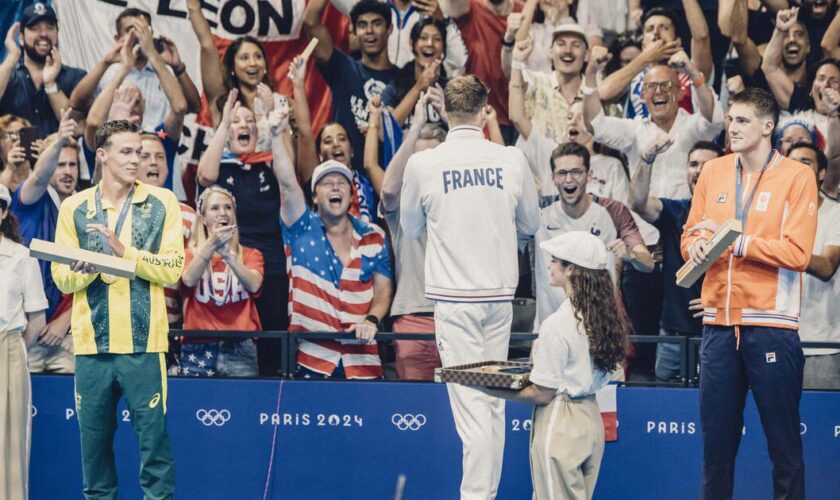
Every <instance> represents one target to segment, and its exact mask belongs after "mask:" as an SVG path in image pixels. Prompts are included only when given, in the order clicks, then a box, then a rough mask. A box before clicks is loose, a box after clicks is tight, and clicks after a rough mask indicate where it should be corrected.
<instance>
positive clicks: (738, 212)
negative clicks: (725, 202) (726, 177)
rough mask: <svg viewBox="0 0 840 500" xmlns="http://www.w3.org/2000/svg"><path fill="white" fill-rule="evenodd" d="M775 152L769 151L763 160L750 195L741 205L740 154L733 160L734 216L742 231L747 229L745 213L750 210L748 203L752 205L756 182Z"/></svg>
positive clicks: (741, 167)
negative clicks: (734, 170) (739, 222)
mask: <svg viewBox="0 0 840 500" xmlns="http://www.w3.org/2000/svg"><path fill="white" fill-rule="evenodd" d="M775 154H776V150H775V149H774V150H771V151H770V155H769V156H768V157H767V161H765V162H764V166H763V167H761V172H760V173H759V174H758V180H757V181H756V182H755V185H754V186H753V188H752V190H751V191H750V195H749V196H748V197H747V202H746V203H745V204H744V205H743V206H742V205H741V200H742V199H743V196H744V167H743V165H741V157H740V156H739V157H738V159H737V160H736V161H735V168H736V174H735V218H736V219H738V220H740V221H741V230H742V231H746V230H747V215H748V213H749V211H750V205H752V201H753V198H754V197H755V191H756V190H757V189H758V184H759V183H760V182H761V178H762V177H764V172H765V171H766V170H767V166H768V165H769V164H770V160H772V159H773V156H774V155H775Z"/></svg>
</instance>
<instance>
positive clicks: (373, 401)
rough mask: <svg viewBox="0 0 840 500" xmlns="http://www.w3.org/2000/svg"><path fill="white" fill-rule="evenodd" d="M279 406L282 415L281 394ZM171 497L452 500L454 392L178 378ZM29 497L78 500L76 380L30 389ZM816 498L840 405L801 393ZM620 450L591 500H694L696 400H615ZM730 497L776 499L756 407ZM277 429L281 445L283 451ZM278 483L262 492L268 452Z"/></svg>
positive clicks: (131, 463) (649, 396)
mask: <svg viewBox="0 0 840 500" xmlns="http://www.w3.org/2000/svg"><path fill="white" fill-rule="evenodd" d="M281 389H282V394H281V400H280V403H279V411H278V410H277V406H278V394H279V393H280V391H281ZM169 394H170V397H169V404H168V408H169V429H170V436H171V439H172V443H173V447H174V450H175V460H176V468H177V487H176V498H186V499H192V498H203V499H233V498H235V499H260V498H263V497H264V496H263V494H264V491H265V490H266V489H267V492H268V493H267V495H266V496H265V498H272V499H332V498H341V499H356V498H358V499H390V498H393V491H394V485H395V483H396V478H397V475H398V474H400V473H404V474H406V475H407V477H408V484H407V488H406V495H405V498H406V499H432V498H434V499H449V498H457V495H458V483H459V480H460V471H461V465H460V453H461V447H460V441H459V440H458V437H457V434H456V433H455V429H454V424H453V423H452V416H451V413H450V410H449V404H448V399H447V396H446V391H445V390H444V388H443V387H442V386H439V385H435V384H421V383H388V382H319V381H285V382H283V383H282V386H281V382H280V381H277V380H248V381H246V380H194V379H171V380H170V392H169ZM33 397H34V407H35V417H34V419H33V423H34V426H33V436H32V443H33V450H32V465H31V471H32V474H31V498H33V499H36V500H37V499H55V498H61V499H64V498H81V471H80V464H79V443H78V423H77V421H76V419H75V415H74V410H73V380H72V378H70V377H62V376H34V377H33ZM801 408H802V417H803V418H802V420H803V432H804V434H803V439H804V444H805V452H806V462H807V468H808V469H807V473H806V481H807V492H808V496H809V498H836V492H837V491H840V474H837V473H836V467H837V464H838V463H840V437H838V436H840V414H838V413H839V412H838V409H840V393H816V392H814V393H811V392H809V393H805V395H804V396H803V399H802V406H801ZM119 412H120V419H119V420H120V425H119V429H118V432H117V436H116V444H115V448H116V454H117V461H118V468H119V477H120V484H121V490H120V491H121V494H120V498H128V499H135V498H142V494H141V492H140V489H139V487H138V485H137V482H138V479H137V478H138V453H137V444H136V440H135V439H134V436H133V434H132V431H131V428H130V423H129V416H128V415H127V413H126V412H125V411H124V407H123V406H120V408H119ZM529 419H530V408H529V407H527V406H525V405H520V404H509V405H508V411H507V421H508V425H507V436H506V437H507V446H506V449H505V463H504V471H503V476H502V483H501V486H500V492H499V498H500V499H523V498H530V494H531V486H530V473H529V470H528V430H529V429H530V420H529ZM618 419H619V430H618V434H619V440H618V442H616V443H608V444H607V449H606V453H605V457H604V463H603V466H602V469H601V476H600V478H599V482H598V489H597V491H596V498H597V499H599V500H600V499H628V498H639V499H645V500H647V499H684V498H697V497H698V486H699V481H700V459H701V447H700V422H699V418H698V399H697V391H696V390H694V389H654V388H619V390H618ZM745 421H746V425H745V434H744V437H743V440H742V443H741V453H740V455H739V462H738V470H737V477H736V484H737V486H736V498H770V497H771V494H772V492H771V483H770V464H769V459H768V458H767V452H766V445H765V442H764V435H763V433H762V432H761V429H760V425H759V422H758V415H757V413H756V410H755V405H754V403H752V400H749V401H748V403H747V414H746V420H745ZM275 429H276V430H277V433H276V441H275V432H274V431H275ZM273 443H274V448H275V453H274V463H273V474H272V475H271V477H270V478H269V480H268V482H267V481H266V477H267V472H268V469H269V462H270V458H271V450H272V444H273Z"/></svg>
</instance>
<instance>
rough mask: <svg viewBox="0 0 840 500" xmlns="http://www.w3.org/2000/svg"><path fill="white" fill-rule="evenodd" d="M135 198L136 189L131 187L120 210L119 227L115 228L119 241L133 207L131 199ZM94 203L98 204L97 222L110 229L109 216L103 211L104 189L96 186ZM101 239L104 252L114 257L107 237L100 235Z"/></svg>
mask: <svg viewBox="0 0 840 500" xmlns="http://www.w3.org/2000/svg"><path fill="white" fill-rule="evenodd" d="M133 197H134V187H133V186H132V187H131V191H129V193H128V197H127V198H126V199H125V202H124V203H123V206H122V209H120V215H119V217H117V226H116V227H115V228H114V234H115V235H116V236H117V239H119V238H120V232H121V231H122V227H123V223H125V217H126V216H127V215H128V207H130V206H131V199H132V198H133ZM93 198H94V202H95V203H96V222H98V223H99V224H102V225H103V226H105V227H108V214H107V213H105V211H104V210H102V187H101V186H96V192H95V194H94V197H93ZM99 239H100V240H101V241H102V251H103V252H104V253H106V254H108V255H112V252H111V247H110V246H109V245H108V240H107V239H106V238H105V235H104V234H102V233H99Z"/></svg>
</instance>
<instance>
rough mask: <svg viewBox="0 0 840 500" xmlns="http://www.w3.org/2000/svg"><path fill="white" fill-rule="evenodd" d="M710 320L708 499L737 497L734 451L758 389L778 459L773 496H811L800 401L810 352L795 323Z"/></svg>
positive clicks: (704, 419) (705, 350)
mask: <svg viewBox="0 0 840 500" xmlns="http://www.w3.org/2000/svg"><path fill="white" fill-rule="evenodd" d="M739 331H740V341H738V340H737V338H736V335H735V328H734V327H731V326H730V327H724V326H710V325H706V326H704V327H703V339H702V343H701V345H700V420H701V428H702V432H703V485H702V498H704V499H707V500H718V499H731V498H732V487H733V484H734V476H735V456H736V455H737V454H738V445H739V444H740V442H741V431H742V429H743V427H744V403H745V401H746V397H747V388H751V389H752V392H753V398H754V399H755V403H756V406H758V414H759V416H760V417H761V426H762V428H763V429H764V434H765V436H766V437H767V447H768V450H769V452H770V460H771V461H772V462H773V498H774V499H777V500H780V499H786V500H788V499H790V500H793V499H802V498H805V463H804V461H803V458H802V437H801V435H800V431H799V400H800V398H801V396H802V370H803V368H804V366H805V356H804V355H803V354H802V347H801V346H800V344H799V335H798V333H797V332H796V331H795V330H789V329H785V328H767V327H761V326H741V327H739Z"/></svg>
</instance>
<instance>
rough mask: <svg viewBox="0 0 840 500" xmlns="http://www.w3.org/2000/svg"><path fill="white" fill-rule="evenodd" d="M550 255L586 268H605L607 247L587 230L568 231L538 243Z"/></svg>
mask: <svg viewBox="0 0 840 500" xmlns="http://www.w3.org/2000/svg"><path fill="white" fill-rule="evenodd" d="M540 248H542V249H543V250H545V251H546V252H548V253H549V254H550V255H551V256H552V257H555V258H557V259H562V260H565V261H566V262H571V263H572V264H574V265H576V266H580V267H585V268H587V269H606V268H607V247H606V246H605V245H604V242H602V241H601V240H599V239H598V238H597V237H596V236H595V235H593V234H592V233H590V232H588V231H569V232H568V233H563V234H561V235H560V236H555V237H554V238H551V239H550V240H548V241H543V242H542V243H540Z"/></svg>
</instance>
